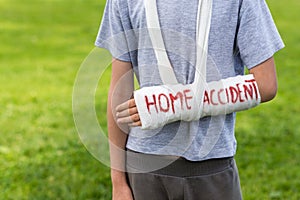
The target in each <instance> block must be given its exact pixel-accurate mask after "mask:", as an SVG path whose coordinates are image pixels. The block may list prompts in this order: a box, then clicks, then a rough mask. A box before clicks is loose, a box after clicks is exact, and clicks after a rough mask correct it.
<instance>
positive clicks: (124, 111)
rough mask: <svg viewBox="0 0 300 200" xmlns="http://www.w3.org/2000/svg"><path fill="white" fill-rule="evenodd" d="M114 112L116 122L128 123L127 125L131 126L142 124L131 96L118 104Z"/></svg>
mask: <svg viewBox="0 0 300 200" xmlns="http://www.w3.org/2000/svg"><path fill="white" fill-rule="evenodd" d="M116 112H117V113H116V117H117V123H120V124H128V126H132V127H136V126H141V125H142V123H141V121H140V116H139V113H138V110H137V107H136V104H135V100H134V99H133V98H132V99H129V100H128V101H126V102H124V103H122V104H120V105H118V106H117V108H116Z"/></svg>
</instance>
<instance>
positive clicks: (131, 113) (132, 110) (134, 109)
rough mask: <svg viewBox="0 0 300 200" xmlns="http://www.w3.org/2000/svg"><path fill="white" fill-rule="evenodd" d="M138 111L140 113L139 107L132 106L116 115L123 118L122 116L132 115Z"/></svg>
mask: <svg viewBox="0 0 300 200" xmlns="http://www.w3.org/2000/svg"><path fill="white" fill-rule="evenodd" d="M137 113H138V110H137V107H132V108H129V109H126V110H123V111H121V112H117V114H116V116H117V117H118V118H121V117H128V116H130V115H134V114H137Z"/></svg>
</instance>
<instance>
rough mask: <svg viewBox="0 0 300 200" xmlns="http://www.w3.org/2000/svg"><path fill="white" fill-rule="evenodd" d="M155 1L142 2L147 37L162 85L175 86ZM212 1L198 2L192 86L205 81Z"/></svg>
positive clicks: (175, 81)
mask: <svg viewBox="0 0 300 200" xmlns="http://www.w3.org/2000/svg"><path fill="white" fill-rule="evenodd" d="M156 1H157V0H144V4H145V11H146V21H147V26H148V30H149V36H150V39H151V42H152V46H153V48H154V52H155V56H156V59H157V64H158V70H159V73H160V77H161V79H162V81H163V83H164V84H177V83H178V81H177V79H176V76H175V73H174V70H173V68H172V65H171V62H170V60H169V58H168V55H167V53H166V48H165V44H164V40H163V36H162V32H161V29H160V23H159V18H158V11H157V2H156ZM211 13H212V0H199V3H198V12H197V24H196V41H197V48H196V49H197V60H196V71H195V79H194V84H196V85H197V84H200V83H201V82H202V83H203V81H206V61H207V52H208V38H209V32H210V24H211Z"/></svg>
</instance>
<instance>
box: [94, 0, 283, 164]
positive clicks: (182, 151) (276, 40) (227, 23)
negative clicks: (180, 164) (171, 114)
mask: <svg viewBox="0 0 300 200" xmlns="http://www.w3.org/2000/svg"><path fill="white" fill-rule="evenodd" d="M197 5H198V0H174V1H172V2H171V3H170V1H167V0H157V7H158V15H159V20H160V25H161V29H162V33H163V37H164V42H165V46H166V49H167V53H168V57H169V59H170V61H171V63H172V66H173V68H174V72H175V74H176V77H177V80H178V81H179V82H180V83H183V84H188V83H192V82H193V79H194V75H195V63H196V61H195V57H196V56H195V55H196V45H195V40H196V21H197V7H198V6H197ZM96 46H98V47H101V48H106V49H108V50H109V51H110V52H111V54H112V56H113V57H115V58H118V59H120V60H123V61H128V62H131V63H132V66H133V70H134V72H135V74H136V76H137V79H138V81H139V84H140V87H145V86H153V85H160V84H161V83H162V82H161V79H160V76H159V72H158V69H157V66H156V58H155V54H154V52H153V50H152V49H151V41H150V40H149V36H148V34H147V24H146V15H145V8H144V0H107V4H106V8H105V12H104V15H103V18H102V23H101V27H100V30H99V33H98V37H97V40H96ZM283 47H284V44H283V42H282V40H281V38H280V35H279V33H278V31H277V29H276V26H275V24H274V22H273V19H272V16H271V14H270V11H269V9H268V7H267V5H266V2H265V1H264V0H213V9H212V19H211V29H210V35H209V48H208V55H209V57H208V65H207V74H206V79H207V81H208V82H209V81H214V80H219V79H224V78H227V77H232V76H236V75H242V74H243V73H244V67H245V66H246V67H247V68H248V69H250V68H252V67H254V66H256V65H258V64H260V63H262V62H263V61H265V60H267V59H268V58H270V57H272V56H273V55H274V53H275V52H277V51H278V50H280V49H281V48H283ZM234 124H235V113H232V114H228V115H226V116H216V117H205V118H202V119H200V120H199V121H193V122H183V121H181V122H174V123H171V124H168V125H166V126H164V127H163V128H161V129H157V130H141V129H140V128H132V129H131V130H130V134H129V137H128V141H127V148H129V149H131V150H134V151H137V152H142V153H149V154H159V155H174V156H182V157H185V158H186V159H188V160H192V161H200V160H206V159H211V158H222V157H229V156H234V155H235V153H236V146H237V144H236V139H235V136H234Z"/></svg>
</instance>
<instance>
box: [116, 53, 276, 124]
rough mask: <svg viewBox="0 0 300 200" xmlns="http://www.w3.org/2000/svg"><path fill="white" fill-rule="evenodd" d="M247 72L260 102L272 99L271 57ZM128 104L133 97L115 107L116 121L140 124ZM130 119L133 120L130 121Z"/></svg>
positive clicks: (274, 92)
mask: <svg viewBox="0 0 300 200" xmlns="http://www.w3.org/2000/svg"><path fill="white" fill-rule="evenodd" d="M249 72H250V73H251V74H253V76H254V78H255V80H256V82H257V85H258V89H259V93H260V97H261V102H267V101H270V100H272V99H273V98H274V97H275V95H276V92H277V77H276V69H275V63H274V59H273V57H271V58H269V59H268V60H266V61H264V62H263V63H261V64H259V65H257V66H255V67H253V68H251V69H250V70H249ZM128 105H135V102H134V99H131V100H129V101H128V102H125V103H123V104H121V105H120V106H118V107H117V111H118V112H119V114H118V121H119V122H120V123H127V124H130V125H132V126H140V125H141V122H140V121H139V120H137V119H138V117H136V115H137V113H138V112H137V109H136V108H135V107H132V106H131V107H129V108H128ZM132 121H135V122H134V123H132Z"/></svg>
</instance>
